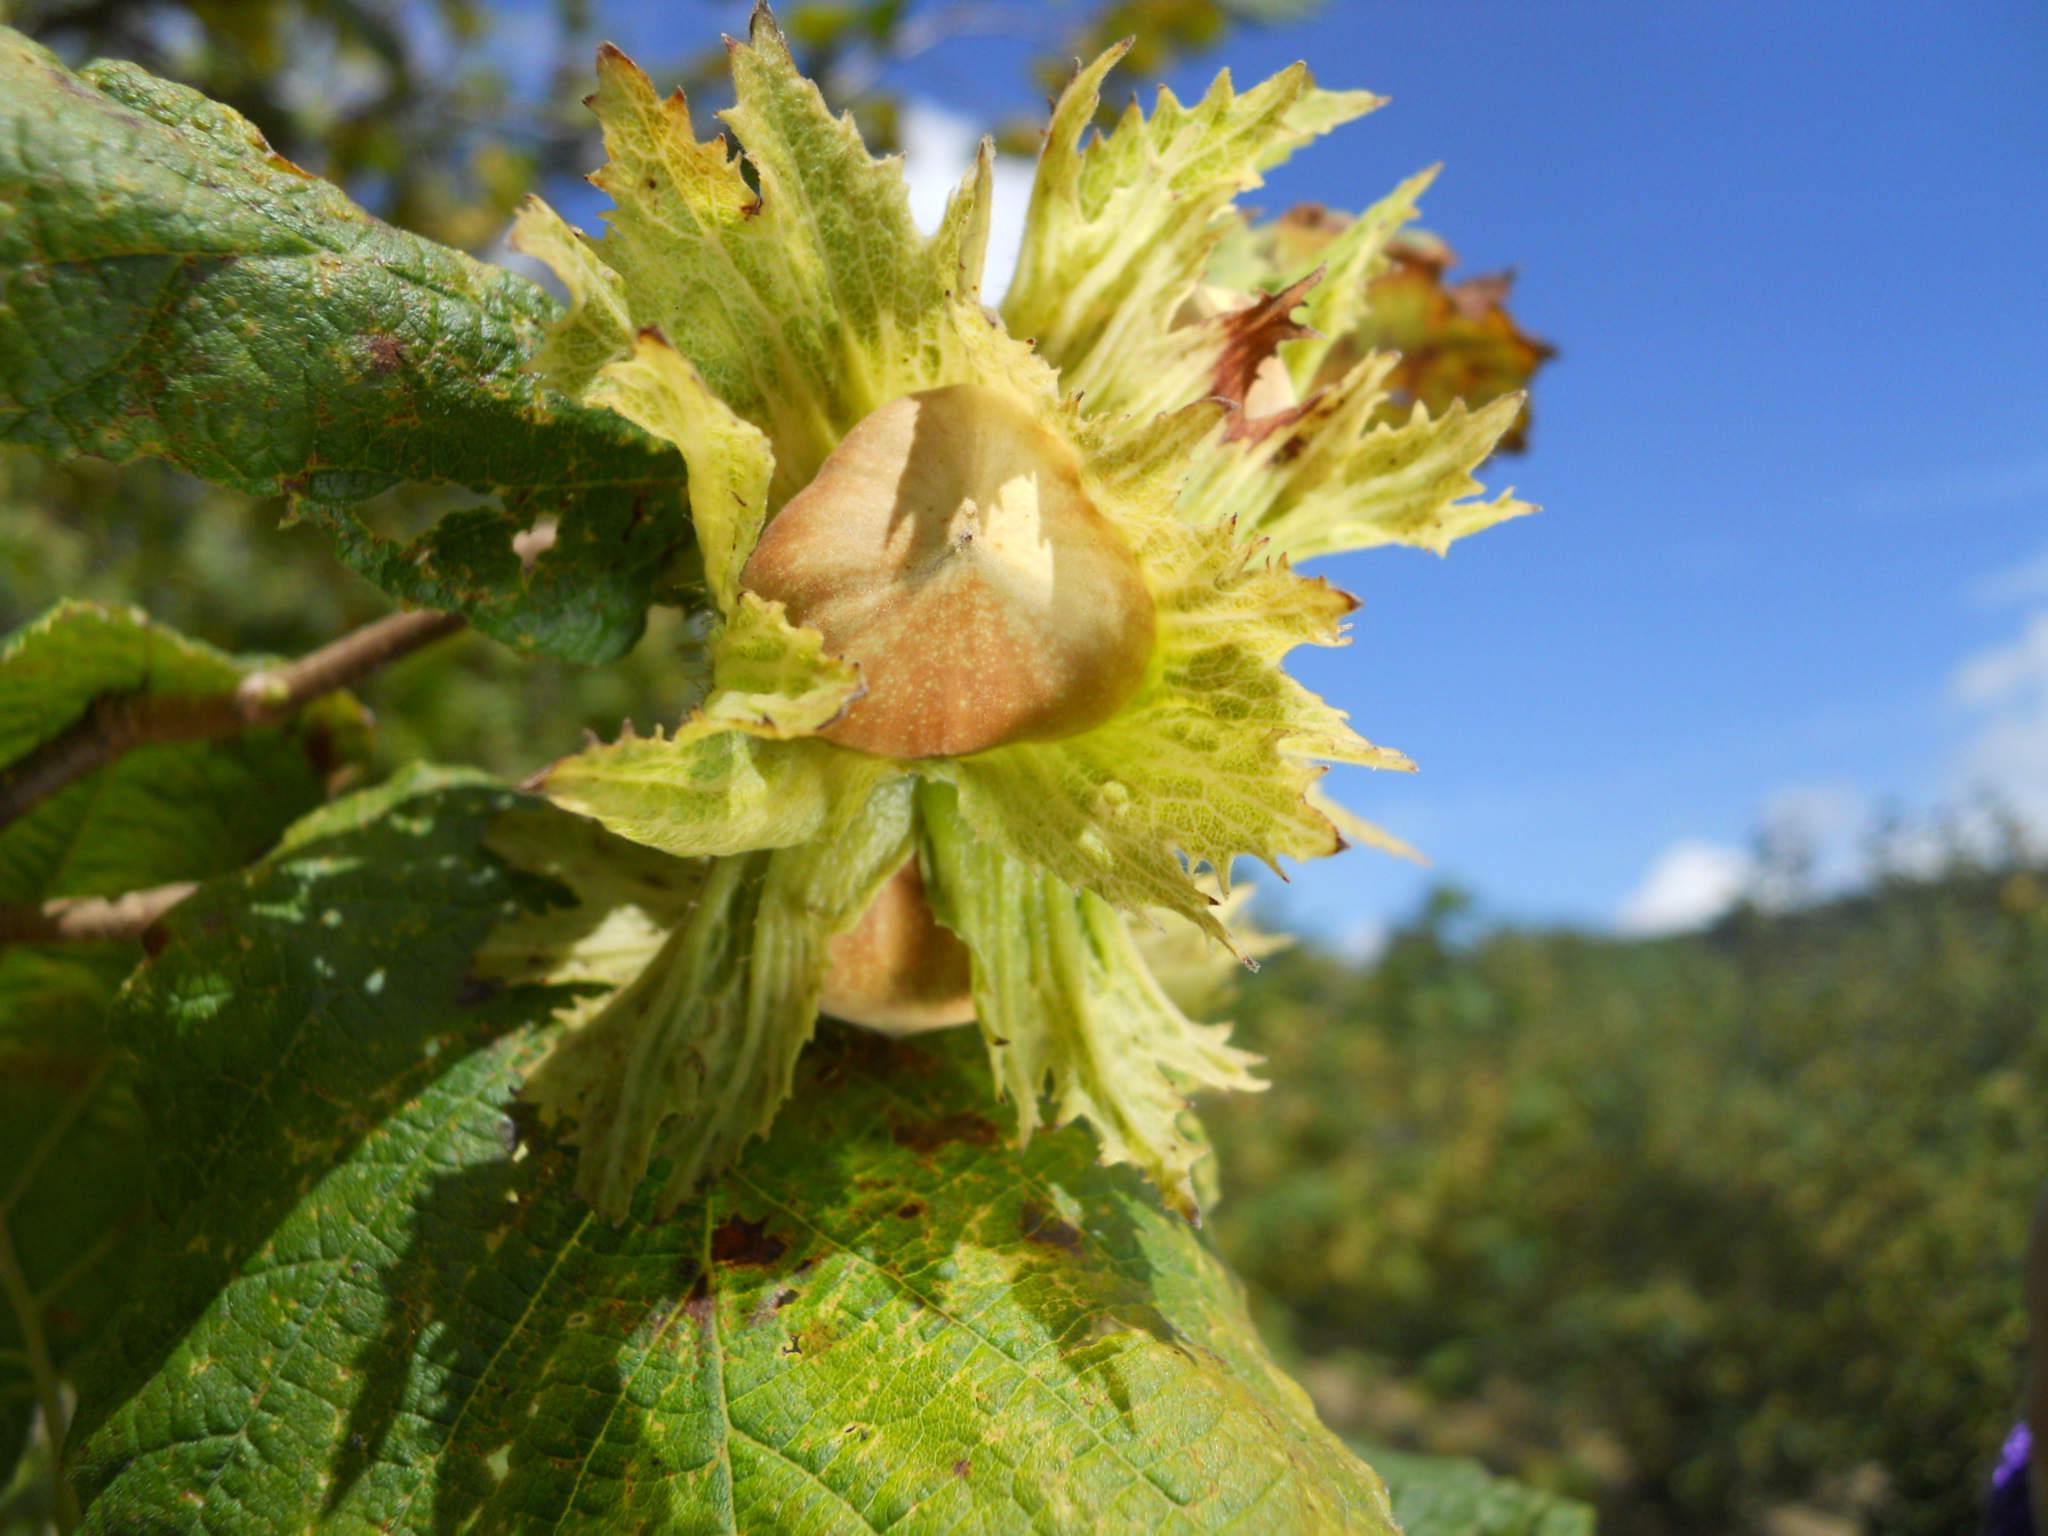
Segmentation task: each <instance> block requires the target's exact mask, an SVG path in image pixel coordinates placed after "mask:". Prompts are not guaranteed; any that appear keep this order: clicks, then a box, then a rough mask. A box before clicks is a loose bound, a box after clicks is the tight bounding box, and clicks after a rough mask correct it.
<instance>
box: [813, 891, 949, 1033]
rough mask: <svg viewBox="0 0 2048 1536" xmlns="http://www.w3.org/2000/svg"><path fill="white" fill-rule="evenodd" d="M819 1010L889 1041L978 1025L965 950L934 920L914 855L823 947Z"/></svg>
mask: <svg viewBox="0 0 2048 1536" xmlns="http://www.w3.org/2000/svg"><path fill="white" fill-rule="evenodd" d="M826 957H827V961H828V965H829V969H828V970H827V971H826V974H825V995H824V998H823V999H822V1000H821V1001H820V1003H819V1005H818V1007H819V1010H820V1011H821V1012H824V1013H829V1014H831V1015H832V1017H833V1018H835V1019H845V1020H846V1021H847V1022H848V1023H850V1024H865V1025H867V1026H868V1027H869V1028H870V1029H878V1030H880V1031H881V1032H882V1033H883V1034H886V1035H915V1034H920V1033H922V1032H923V1031H925V1030H928V1029H944V1028H946V1027H947V1026H948V1025H952V1024H967V1023H970V1022H972V1021H973V1018H974V994H973V976H972V966H971V963H970V961H969V959H968V954H967V946H966V945H965V944H963V943H961V942H960V940H959V938H958V937H957V936H956V935H955V934H954V932H953V930H952V929H950V928H948V927H946V926H945V925H944V924H942V923H941V922H940V921H939V920H938V919H937V918H936V917H934V916H933V915H932V909H931V903H930V902H928V901H926V900H925V894H924V872H923V870H922V869H920V868H919V867H918V861H917V859H916V857H915V856H913V857H912V858H911V859H910V860H909V862H907V863H906V864H904V866H903V867H902V868H901V869H899V870H897V871H896V873H895V874H894V875H893V876H891V877H890V879H889V883H888V884H887V885H885V886H883V887H882V889H881V892H880V893H879V894H878V895H877V896H876V897H875V899H874V902H873V904H872V905H870V906H869V908H868V909H867V911H866V912H865V913H863V914H862V915H861V920H860V921H859V922H858V923H856V924H855V925H854V926H853V927H852V928H850V929H849V930H847V931H846V932H845V933H842V934H840V935H839V936H838V937H837V938H835V939H833V940H831V942H830V943H829V944H828V945H827V947H826Z"/></svg>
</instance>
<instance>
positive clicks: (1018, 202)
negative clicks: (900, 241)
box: [902, 101, 1032, 304]
mask: <svg viewBox="0 0 2048 1536" xmlns="http://www.w3.org/2000/svg"><path fill="white" fill-rule="evenodd" d="M902 124H903V175H904V179H905V180H907V181H908V182H909V183H910V212H911V215H912V216H913V217H914V218H915V219H916V220H917V224H918V228H920V229H922V230H924V231H925V232H926V233H928V234H929V233H930V232H931V231H933V230H935V229H937V228H938V227H939V220H940V219H941V218H943V217H944V216H945V212H946V199H947V198H949V197H951V196H952V195H953V193H954V191H955V190H956V189H957V188H958V187H959V185H960V178H961V177H963V176H965V175H966V174H967V171H968V167H970V166H971V165H973V164H974V151H975V146H976V145H978V144H979V143H980V142H981V134H980V131H979V130H978V129H977V128H976V127H975V125H974V124H973V123H971V122H969V121H968V120H967V119H966V118H964V117H958V116H955V115H954V114H953V113H951V112H948V111H946V110H945V108H943V107H938V106H934V105H932V104H931V103H930V102H923V101H919V102H912V103H911V104H910V105H909V106H907V107H905V108H904V109H903V118H902ZM1031 174H1032V171H1031V166H1030V164H1029V163H1028V162H1026V161H1023V160H1019V159H1018V158H1016V157H1015V156H1013V155H999V156H997V157H996V164H995V172H994V176H993V198H992V203H991V207H990V217H989V234H988V273H987V276H986V277H984V278H983V280H982V285H981V296H982V300H983V302H985V303H989V304H994V303H997V302H998V301H1000V300H1001V298H1002V296H1003V294H1004V293H1005V292H1006V291H1007V290H1008V289H1009V286H1010V279H1011V278H1012V277H1014V276H1015V275H1016V272H1017V253H1018V251H1019V250H1020V249H1021V248H1022V246H1023V244H1024V211H1025V209H1026V208H1027V207H1028V206H1029V205H1030V202H1031Z"/></svg>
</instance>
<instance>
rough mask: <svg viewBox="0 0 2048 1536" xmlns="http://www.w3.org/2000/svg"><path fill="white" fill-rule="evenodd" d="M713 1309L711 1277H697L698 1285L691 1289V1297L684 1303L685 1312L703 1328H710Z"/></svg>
mask: <svg viewBox="0 0 2048 1536" xmlns="http://www.w3.org/2000/svg"><path fill="white" fill-rule="evenodd" d="M711 1308H712V1301H711V1277H710V1275H708V1274H700V1275H698V1276H697V1283H696V1284H695V1285H693V1286H691V1287H690V1294H689V1296H688V1297H686V1298H685V1299H684V1301H683V1311H684V1312H686V1313H688V1314H689V1316H690V1319H691V1321H693V1322H694V1323H696V1324H697V1325H698V1326H699V1327H700V1328H701V1327H707V1326H709V1324H710V1322H711Z"/></svg>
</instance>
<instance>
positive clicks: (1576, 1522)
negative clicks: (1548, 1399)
mask: <svg viewBox="0 0 2048 1536" xmlns="http://www.w3.org/2000/svg"><path fill="white" fill-rule="evenodd" d="M1357 1449H1358V1452H1359V1454H1360V1455H1362V1456H1365V1457H1368V1458H1370V1460H1371V1462H1372V1465H1373V1469H1374V1470H1375V1471H1377V1472H1378V1473H1379V1474H1380V1476H1381V1477H1383V1478H1385V1479H1386V1480H1387V1492H1388V1494H1389V1495H1390V1496H1391V1497H1392V1498H1393V1501H1394V1518H1395V1519H1396V1520H1398V1521H1399V1522H1400V1523H1401V1529H1402V1530H1403V1531H1405V1532H1407V1536H1593V1511H1592V1509H1591V1508H1589V1507H1588V1506H1586V1505H1584V1504H1580V1503H1577V1502H1575V1501H1574V1500H1571V1499H1563V1498H1559V1497H1558V1496H1557V1495H1556V1494H1554V1493H1545V1492H1543V1491H1542V1490H1541V1489H1539V1488H1531V1487H1530V1486H1529V1485H1528V1484H1526V1483H1518V1482H1516V1481H1515V1480H1514V1479H1512V1478H1507V1477H1495V1476H1494V1475H1493V1474H1492V1473H1490V1472H1488V1471H1487V1470H1486V1468H1485V1467H1483V1466H1481V1465H1480V1464H1479V1463H1478V1462H1476V1461H1474V1460H1473V1459H1472V1458H1471V1457H1469V1456H1418V1455H1415V1454H1413V1453H1412V1452H1407V1451H1389V1450H1385V1449H1383V1448H1381V1447H1379V1446H1359V1447H1358V1448H1357Z"/></svg>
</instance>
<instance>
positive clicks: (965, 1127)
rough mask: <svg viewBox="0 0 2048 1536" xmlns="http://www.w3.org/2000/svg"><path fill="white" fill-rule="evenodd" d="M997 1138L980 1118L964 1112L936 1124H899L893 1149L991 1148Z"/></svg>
mask: <svg viewBox="0 0 2048 1536" xmlns="http://www.w3.org/2000/svg"><path fill="white" fill-rule="evenodd" d="M1000 1134H1001V1133H1000V1132H999V1131H997V1130H996V1128H995V1127H994V1126H993V1125H991V1124H989V1122H988V1121H986V1120H984V1119H983V1118H982V1117H981V1116H980V1115H977V1114H974V1113H972V1112H971V1111H965V1110H963V1111H961V1112H960V1113H958V1114H952V1115H946V1116H943V1117H942V1118H940V1119H937V1120H919V1121H915V1122H905V1121H901V1120H899V1121H898V1122H897V1123H896V1145H897V1146H899V1147H908V1148H910V1150H911V1151H913V1152H936V1151H937V1150H938V1149H939V1148H940V1147H943V1146H945V1145H946V1143H948V1142H952V1141H964V1142H966V1143H968V1144H969V1145H970V1146H976V1147H986V1146H991V1145H993V1144H994V1143H995V1141H996V1138H997V1137H998V1136H999V1135H1000Z"/></svg>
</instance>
